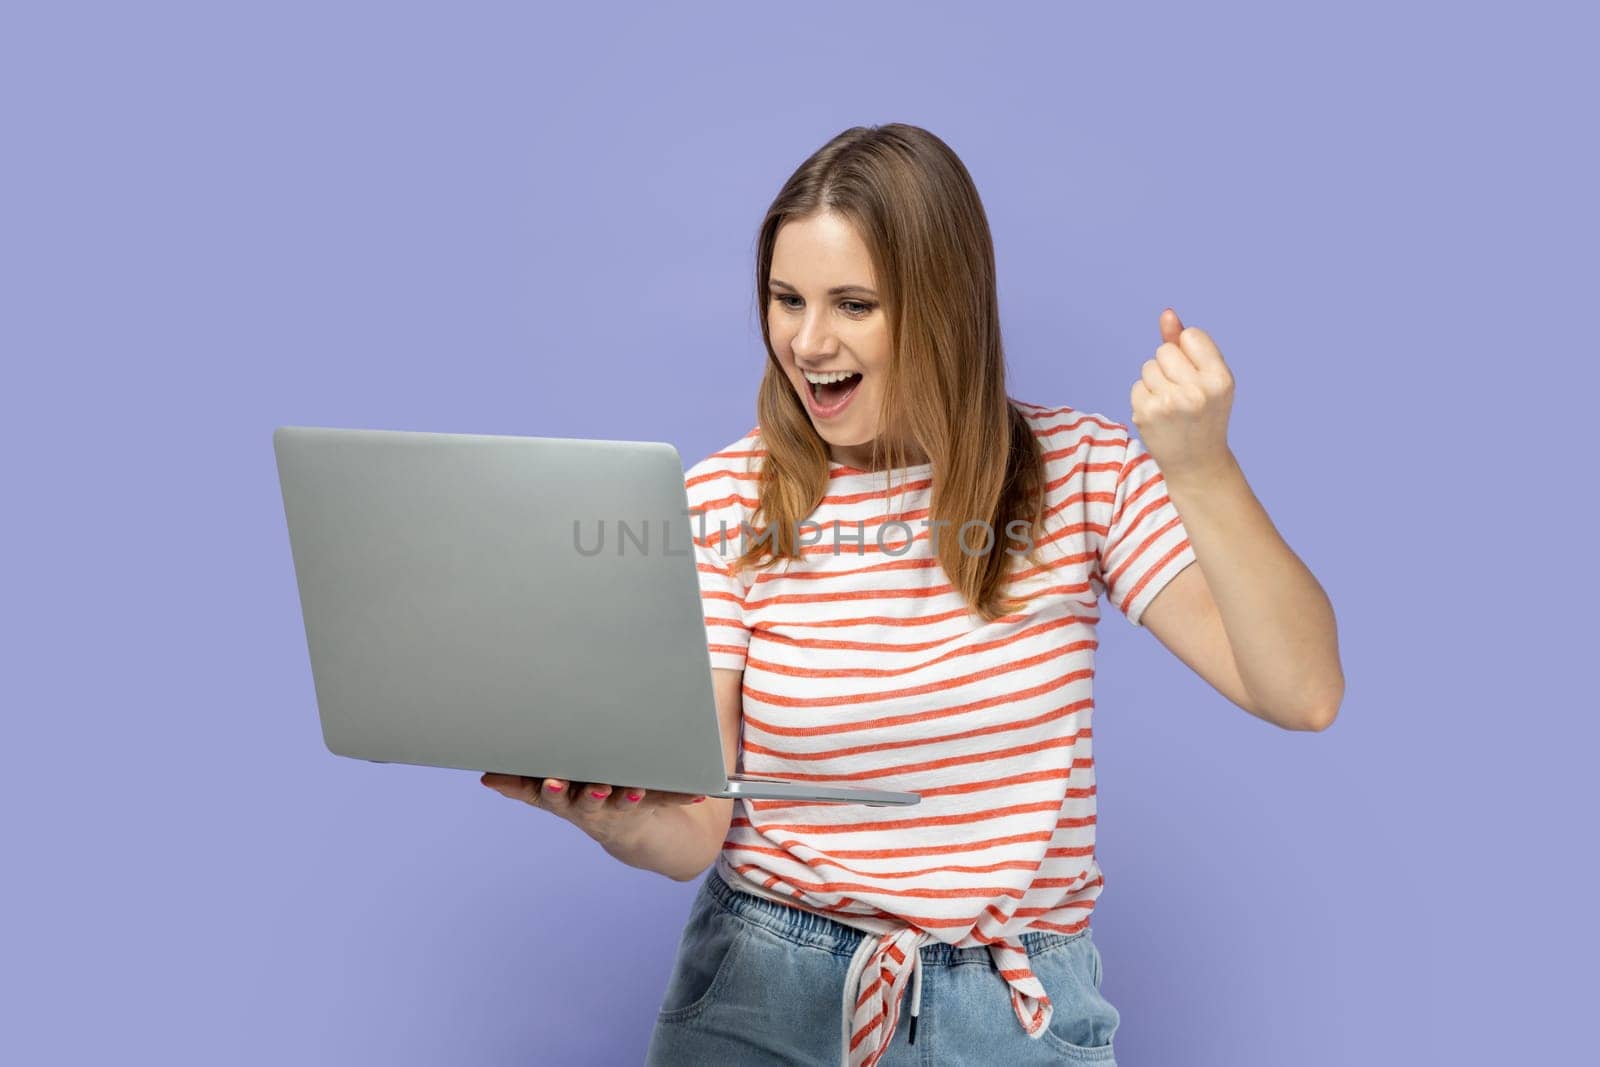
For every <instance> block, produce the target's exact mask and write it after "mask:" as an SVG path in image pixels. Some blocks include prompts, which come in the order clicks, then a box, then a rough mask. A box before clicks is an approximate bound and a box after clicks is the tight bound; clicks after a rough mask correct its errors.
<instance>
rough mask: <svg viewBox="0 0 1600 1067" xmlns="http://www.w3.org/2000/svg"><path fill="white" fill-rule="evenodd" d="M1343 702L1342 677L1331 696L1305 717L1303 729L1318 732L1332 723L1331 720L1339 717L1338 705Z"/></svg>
mask: <svg viewBox="0 0 1600 1067" xmlns="http://www.w3.org/2000/svg"><path fill="white" fill-rule="evenodd" d="M1342 703H1344V679H1343V678H1340V679H1339V681H1338V684H1337V685H1335V686H1334V691H1333V696H1332V697H1330V698H1328V699H1326V700H1323V701H1322V702H1321V703H1319V704H1318V705H1317V706H1316V710H1315V711H1313V712H1312V713H1311V714H1310V715H1309V716H1307V719H1306V726H1305V729H1307V730H1309V731H1311V732H1312V733H1318V734H1320V733H1321V732H1322V731H1324V730H1326V729H1327V728H1328V727H1330V726H1332V725H1333V720H1334V719H1337V718H1338V717H1339V705H1340V704H1342Z"/></svg>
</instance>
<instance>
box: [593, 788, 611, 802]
mask: <svg viewBox="0 0 1600 1067" xmlns="http://www.w3.org/2000/svg"><path fill="white" fill-rule="evenodd" d="M589 795H590V796H592V797H594V798H595V799H596V800H604V799H605V798H606V797H607V796H608V795H609V794H607V793H596V792H595V791H594V790H592V789H591V790H589Z"/></svg>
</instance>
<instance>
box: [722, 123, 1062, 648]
mask: <svg viewBox="0 0 1600 1067" xmlns="http://www.w3.org/2000/svg"><path fill="white" fill-rule="evenodd" d="M824 212H834V213H836V214H838V215H840V216H841V217H843V218H845V219H847V220H848V221H849V222H850V223H851V224H852V225H853V226H854V227H855V229H856V232H857V233H858V234H859V235H860V236H861V239H862V241H863V242H864V243H865V244H866V246H867V249H868V251H869V252H870V254H871V257H872V265H873V270H874V272H875V273H876V275H877V289H878V294H879V296H880V298H881V300H882V306H883V310H884V313H885V315H887V317H888V321H889V332H890V337H891V338H892V351H891V354H890V359H889V366H888V371H887V374H886V375H885V386H884V389H883V394H882V396H883V399H882V406H881V408H880V410H879V413H878V426H879V428H880V434H879V437H878V439H877V440H875V441H874V442H873V446H872V456H873V463H872V466H873V468H874V469H875V470H876V469H878V468H879V467H880V466H883V465H884V463H887V465H888V467H902V466H905V465H906V464H905V462H904V459H905V453H904V449H903V448H902V447H901V443H902V442H903V441H905V440H907V439H909V440H911V441H914V442H916V444H917V445H918V446H919V447H920V448H921V449H922V451H923V452H924V453H925V454H926V455H927V456H928V459H929V461H930V463H931V466H932V472H933V484H932V492H931V499H930V503H929V521H930V522H932V523H934V524H938V523H939V522H941V521H945V522H948V523H949V526H948V527H946V528H945V529H946V531H947V535H946V536H941V537H940V538H939V541H938V555H937V558H938V560H939V563H940V565H941V566H943V568H944V571H945V574H946V575H947V577H948V578H949V579H950V582H951V585H952V586H953V587H954V588H955V589H956V590H957V591H959V592H960V593H961V595H962V596H963V597H964V598H965V599H966V601H967V603H968V604H969V605H970V606H971V609H972V610H973V611H974V612H975V613H977V614H978V615H979V616H981V617H982V618H983V619H984V620H985V621H992V620H993V619H995V618H997V617H998V616H1000V615H1002V614H1005V613H1008V612H1012V611H1016V610H1018V609H1019V608H1020V607H1021V606H1022V602H1020V601H1017V600H1015V599H1012V598H1011V597H1010V596H1009V595H1008V594H1007V592H1006V590H1005V587H1006V584H1007V578H1008V570H1009V567H1008V562H1007V561H1008V560H1009V559H1010V558H1011V556H1010V554H1009V553H1008V552H1006V551H1004V549H1005V547H1006V544H1007V541H1008V540H1017V541H1018V542H1019V544H1025V546H1026V550H1025V552H1024V549H1023V548H1022V547H1018V548H1017V549H1015V550H1014V551H1017V552H1024V554H1025V555H1026V558H1027V559H1028V560H1029V561H1030V562H1032V563H1033V564H1034V565H1036V566H1041V565H1042V564H1041V563H1040V560H1039V558H1038V555H1037V551H1038V544H1039V541H1040V539H1041V536H1042V533H1043V518H1044V505H1045V496H1044V477H1045V476H1044V459H1043V456H1042V455H1041V453H1040V449H1039V442H1038V439H1037V438H1036V437H1035V435H1034V433H1033V429H1032V427H1031V426H1030V425H1029V423H1028V421H1027V420H1026V419H1025V418H1024V416H1023V414H1022V412H1021V411H1019V410H1018V409H1017V408H1016V407H1014V406H1013V405H1012V403H1011V401H1010V398H1009V397H1008V396H1007V394H1006V385H1005V355H1004V350H1003V348H1002V345H1001V340H1000V312H999V299H998V296H997V294H996V289H995V266H994V243H993V239H992V238H991V237H990V234H989V222H988V218H987V217H986V216H985V214H984V210H983V204H982V202H981V201H980V200H979V198H978V190H977V187H976V186H975V185H974V184H973V181H972V177H971V175H970V174H968V173H967V169H966V167H965V166H964V165H963V164H962V162H961V160H960V159H959V158H958V157H957V156H956V154H955V153H954V152H953V151H951V149H950V147H949V146H948V145H946V144H945V143H944V142H943V141H942V140H940V139H939V138H938V137H936V136H934V135H933V134H932V133H929V132H928V131H927V130H924V129H922V128H920V127H917V126H908V125H905V124H902V123H891V124H888V125H884V126H870V127H866V126H856V127H852V128H851V129H848V130H845V131H844V132H843V133H840V134H839V135H838V136H836V137H834V138H833V139H832V140H830V141H829V142H828V143H827V144H825V145H823V146H822V147H821V148H819V149H818V150H817V151H816V152H815V153H813V154H812V155H811V157H810V158H808V159H807V160H806V161H805V162H804V163H802V164H801V165H800V166H799V168H798V169H797V170H796V171H795V172H794V174H792V175H791V176H790V177H789V180H788V181H786V182H785V183H784V185H783V188H782V189H780V190H779V192H778V195H777V197H776V198H775V199H774V200H773V202H772V205H771V206H770V207H769V208H768V209H767V215H766V218H765V219H763V220H762V223H761V229H760V233H759V236H758V239H757V254H756V303H757V305H758V306H759V307H760V309H761V337H762V341H763V342H764V344H765V345H766V349H767V368H766V373H765V375H764V376H763V377H762V379H761V385H760V389H759V391H758V394H757V401H756V406H757V414H758V419H759V428H760V436H761V440H762V442H763V444H764V446H765V450H766V455H765V457H764V461H763V464H762V468H761V478H760V489H759V495H760V501H759V505H758V507H757V509H756V511H755V513H754V515H753V516H752V526H757V528H758V529H761V528H763V527H764V532H765V536H762V537H757V538H755V539H753V540H751V541H748V542H747V544H746V547H745V549H744V551H743V552H742V553H741V554H740V557H739V559H738V560H737V561H735V562H734V564H733V566H734V567H735V568H738V569H742V568H745V567H752V568H762V567H768V566H772V565H774V564H776V562H777V561H778V560H779V559H780V558H787V559H795V560H799V559H801V558H802V555H801V551H800V545H799V544H798V540H799V538H798V527H799V524H800V523H801V522H802V521H803V520H804V519H805V518H806V517H807V516H808V515H810V514H811V513H812V512H813V511H815V510H816V508H817V507H818V505H820V504H821V503H822V500H823V497H824V495H825V494H826V491H827V486H828V479H829V469H828V463H829V454H828V448H827V444H826V442H824V441H823V440H822V438H821V436H820V435H819V434H818V433H817V431H816V428H815V427H814V426H813V425H812V424H811V419H810V417H809V416H808V415H807V414H806V410H805V406H804V403H803V401H802V400H801V399H800V398H799V397H798V396H796V395H795V391H794V387H793V385H792V384H791V383H790V380H789V378H788V376H787V375H786V374H785V373H784V371H783V366H782V364H781V363H780V362H779V360H778V356H777V353H776V352H774V351H773V348H772V335H771V333H770V331H769V328H768V321H767V318H768V308H769V302H768V290H767V284H768V281H769V280H770V278H771V271H772V252H773V247H774V245H775V244H776V242H777V235H778V229H779V227H781V226H782V225H783V224H784V223H785V222H787V221H790V220H792V219H801V218H808V217H810V216H812V215H816V214H821V213H824ZM758 520H759V522H760V525H758ZM974 520H976V521H982V522H986V523H988V524H989V529H990V531H991V532H992V536H991V538H990V548H989V551H988V552H987V553H983V554H975V553H969V552H968V551H964V550H963V546H962V538H961V537H959V536H955V535H953V534H951V533H949V531H956V530H959V529H960V528H961V526H962V524H963V523H966V522H969V521H974ZM1015 520H1022V521H1023V522H1025V523H1026V524H1027V525H1028V528H1029V529H1030V530H1031V531H1032V533H1031V535H1030V536H1029V537H1028V539H1027V541H1026V542H1021V541H1020V539H1013V538H1011V537H1010V536H1009V535H1010V531H1011V525H1010V524H1011V523H1012V522H1013V521H1015ZM935 528H938V527H937V525H935Z"/></svg>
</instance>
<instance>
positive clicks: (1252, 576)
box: [1163, 453, 1344, 729]
mask: <svg viewBox="0 0 1600 1067" xmlns="http://www.w3.org/2000/svg"><path fill="white" fill-rule="evenodd" d="M1163 474H1164V475H1165V472H1163ZM1166 483H1167V492H1168V495H1169V496H1171V498H1172V503H1173V506H1174V507H1176V508H1177V510H1178V514H1179V515H1180V516H1181V517H1182V519H1183V525H1184V528H1185V530H1187V531H1188V534H1189V543H1190V544H1191V545H1192V546H1193V548H1194V553H1195V561H1196V563H1198V564H1199V566H1200V571H1201V573H1202V574H1204V575H1205V579H1206V585H1207V586H1209V587H1210V589H1211V596H1212V599H1213V600H1214V601H1215V602H1216V605H1217V612H1218V614H1219V615H1220V616H1221V618H1222V625H1223V628H1224V629H1225V630H1226V631H1227V634H1228V642H1229V644H1230V645H1231V646H1232V649H1233V658H1234V663H1235V665H1236V666H1237V668H1238V671H1239V678H1240V680H1241V681H1242V682H1243V683H1244V687H1245V689H1246V690H1247V691H1248V692H1249V694H1250V697H1251V699H1252V701H1253V702H1254V703H1255V704H1256V705H1257V708H1258V710H1260V711H1261V712H1262V714H1264V715H1266V716H1267V717H1268V718H1270V719H1272V720H1273V721H1275V722H1277V723H1279V724H1280V725H1283V726H1285V727H1287V728H1290V729H1296V728H1298V729H1306V728H1311V729H1320V728H1321V727H1324V726H1326V725H1327V724H1328V723H1329V722H1331V721H1332V719H1333V716H1334V715H1335V714H1337V712H1338V708H1339V702H1340V700H1341V699H1343V696H1344V673H1343V670H1342V668H1341V667H1340V664H1339V644H1338V634H1337V630H1336V626H1335V621H1334V615H1333V605H1332V604H1331V603H1330V602H1329V600H1328V597H1327V594H1326V593H1324V592H1323V589H1322V586H1321V585H1319V584H1318V582H1317V579H1316V578H1315V576H1313V575H1312V573H1311V571H1310V570H1309V569H1307V567H1306V565H1305V564H1304V563H1302V562H1301V561H1300V559H1299V557H1298V556H1296V555H1295V554H1294V552H1293V551H1292V550H1291V549H1290V548H1289V546H1288V545H1287V544H1286V543H1285V542H1284V540H1283V538H1282V537H1280V536H1279V534H1278V531H1277V529H1276V528H1275V527H1274V526H1273V525H1272V520H1271V519H1270V518H1269V517H1268V516H1267V512H1266V510H1265V509H1264V508H1263V507H1262V506H1261V502H1260V501H1259V500H1257V499H1256V496H1255V493H1253V492H1252V491H1251V489H1250V486H1249V483H1247V482H1246V481H1245V478H1244V472H1243V470H1241V469H1240V467H1239V464H1238V462H1237V460H1236V459H1235V458H1234V457H1233V455H1232V454H1231V453H1229V455H1228V459H1227V462H1226V463H1223V464H1219V465H1217V466H1215V467H1212V468H1210V469H1208V470H1204V471H1194V472H1181V473H1174V474H1173V475H1172V476H1166Z"/></svg>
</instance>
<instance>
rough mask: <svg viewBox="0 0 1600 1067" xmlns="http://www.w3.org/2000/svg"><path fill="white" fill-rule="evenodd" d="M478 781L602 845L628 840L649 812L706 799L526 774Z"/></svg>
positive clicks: (486, 776)
mask: <svg viewBox="0 0 1600 1067" xmlns="http://www.w3.org/2000/svg"><path fill="white" fill-rule="evenodd" d="M478 781H480V782H482V783H483V784H484V785H486V786H488V787H489V788H490V789H493V790H494V791H495V792H496V793H499V794H500V795H501V796H503V797H505V798H507V799H508V800H520V801H522V802H523V803H524V804H530V805H532V806H533V807H536V808H539V809H541V810H543V811H548V812H550V813H551V814H552V815H558V816H560V817H561V818H563V819H566V820H567V821H568V822H570V823H572V824H574V825H575V826H577V827H578V829H580V830H582V831H583V832H584V833H586V834H588V835H589V836H590V837H592V838H594V839H595V840H596V841H598V842H600V843H601V844H602V845H604V844H607V843H610V842H613V841H619V840H624V839H626V837H627V835H629V834H630V833H633V832H635V831H636V830H637V829H638V828H639V826H640V824H641V820H640V816H641V815H643V814H644V813H646V812H651V811H654V810H656V809H658V808H663V807H667V806H669V805H672V806H677V805H682V804H700V803H703V802H704V801H705V799H706V798H705V797H704V796H701V795H698V794H691V793H666V792H662V791H659V790H657V791H653V792H652V791H647V790H644V789H638V788H622V789H619V788H614V787H612V786H609V785H599V784H592V783H584V782H568V781H566V780H565V779H563V778H530V777H528V776H527V775H525V774H495V773H493V772H485V773H484V775H483V776H482V777H481V778H479V779H478Z"/></svg>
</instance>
